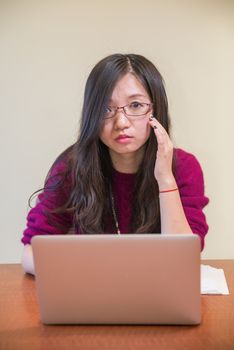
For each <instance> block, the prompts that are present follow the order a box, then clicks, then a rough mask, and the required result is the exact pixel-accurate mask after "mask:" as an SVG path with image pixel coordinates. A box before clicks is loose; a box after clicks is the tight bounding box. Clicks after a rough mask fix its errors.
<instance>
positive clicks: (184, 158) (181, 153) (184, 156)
mask: <svg viewBox="0 0 234 350" xmlns="http://www.w3.org/2000/svg"><path fill="white" fill-rule="evenodd" d="M174 159H175V164H176V169H177V170H179V169H181V168H188V167H189V168H190V170H195V169H198V170H199V171H201V165H200V162H199V160H198V159H197V157H196V156H195V155H194V154H193V153H191V152H188V151H185V150H184V149H182V148H174Z"/></svg>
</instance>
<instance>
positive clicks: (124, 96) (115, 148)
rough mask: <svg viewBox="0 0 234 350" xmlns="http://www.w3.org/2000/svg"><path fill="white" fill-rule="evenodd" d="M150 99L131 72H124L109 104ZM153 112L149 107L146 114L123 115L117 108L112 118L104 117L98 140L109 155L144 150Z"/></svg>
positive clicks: (115, 105) (118, 105) (121, 104)
mask: <svg viewBox="0 0 234 350" xmlns="http://www.w3.org/2000/svg"><path fill="white" fill-rule="evenodd" d="M133 102H135V103H134V104H133V106H134V107H135V106H138V104H137V102H138V103H151V100H150V97H149V95H148V93H147V92H146V90H145V88H144V87H143V85H142V84H141V82H140V81H139V80H138V79H137V78H136V77H135V76H134V75H133V74H131V73H127V74H126V75H124V76H123V77H122V78H121V79H120V80H119V81H118V82H117V83H116V86H115V88H114V90H113V93H112V96H111V99H110V101H109V105H108V106H112V107H122V106H126V105H129V104H132V103H133ZM150 114H152V109H151V108H150V109H149V111H148V112H147V114H146V115H142V116H134V117H133V116H126V115H125V114H124V111H123V109H118V110H117V111H116V113H115V115H114V116H113V117H112V118H109V119H105V120H104V121H103V127H102V130H101V133H100V139H101V141H102V142H103V143H104V144H105V145H106V146H107V147H108V148H109V152H110V156H111V158H112V159H113V157H115V156H120V155H127V154H132V155H136V156H137V157H138V156H139V154H143V152H144V145H145V143H146V141H147V140H148V138H149V135H150V130H151V127H150V125H149V123H148V121H149V116H150Z"/></svg>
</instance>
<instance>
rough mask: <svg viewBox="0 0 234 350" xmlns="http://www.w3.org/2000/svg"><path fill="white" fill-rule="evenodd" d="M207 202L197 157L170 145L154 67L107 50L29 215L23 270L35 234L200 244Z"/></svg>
mask: <svg viewBox="0 0 234 350" xmlns="http://www.w3.org/2000/svg"><path fill="white" fill-rule="evenodd" d="M208 201H209V200H208V198H207V197H206V196H205V195H204V180H203V173H202V169H201V167H200V165H199V163H198V161H197V159H196V158H195V157H194V156H193V155H192V154H190V153H187V152H185V151H184V150H182V149H179V148H174V147H173V144H172V141H171V139H170V119H169V114H168V103H167V96H166V93H165V89H164V84H163V79H162V76H161V75H160V73H159V71H158V70H157V69H156V67H155V66H154V65H153V64H152V63H151V62H150V61H149V60H147V59H146V58H144V57H143V56H140V55H134V54H128V55H122V54H114V55H110V56H108V57H106V58H104V59H103V60H101V61H100V62H99V63H98V64H97V65H96V66H95V67H94V68H93V70H92V71H91V73H90V75H89V77H88V80H87V83H86V87H85V95H84V104H83V110H82V118H81V126H80V134H79V137H78V140H77V142H76V143H75V144H74V145H72V146H71V147H69V148H68V149H67V150H65V151H64V152H63V153H62V154H61V155H60V156H59V157H58V158H57V159H56V161H55V162H54V164H53V165H52V167H51V169H50V171H49V173H48V175H47V178H46V180H45V185H44V188H43V192H42V193H41V194H39V196H38V200H37V204H36V206H35V207H34V208H32V209H31V210H30V212H29V214H28V217H27V228H26V229H25V230H24V233H23V238H22V242H23V243H24V245H25V247H24V253H23V266H24V269H25V271H26V272H29V273H34V266H33V257H32V250H31V245H30V242H31V238H32V237H33V236H34V235H39V234H40V235H43V234H66V233H68V232H69V233H71V232H73V233H79V234H105V233H113V234H124V233H175V234H176V233H191V234H192V233H195V234H198V235H199V236H200V239H201V249H203V247H204V237H205V235H206V233H207V231H208V225H207V223H206V218H205V215H204V213H203V211H202V210H203V208H204V206H205V205H207V204H208Z"/></svg>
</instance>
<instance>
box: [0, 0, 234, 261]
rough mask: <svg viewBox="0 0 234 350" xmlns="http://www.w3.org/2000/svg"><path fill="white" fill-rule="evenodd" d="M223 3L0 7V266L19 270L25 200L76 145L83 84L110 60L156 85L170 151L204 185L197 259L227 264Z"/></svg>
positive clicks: (229, 200) (228, 84) (227, 91)
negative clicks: (166, 108) (183, 157)
mask: <svg viewBox="0 0 234 350" xmlns="http://www.w3.org/2000/svg"><path fill="white" fill-rule="evenodd" d="M233 14H234V6H233V2H232V1H222V0H220V1H202V0H201V1H199V0H198V1H195V0H194V1H179V0H178V1H176V0H175V1H156V0H154V1H153V0H151V1H150V0H145V1H137V0H135V1H133V0H129V1H127V0H118V1H111V0H109V1H108V0H106V1H105V0H97V1H95V0H94V1H91V0H85V1H81V0H80V1H79V0H77V1H66V0H64V1H55V0H54V1H52V0H49V1H36V0H35V1H33V0H32V1H23V0H18V1H12V0H5V1H4V0H2V1H0V77H1V78H0V118H1V137H0V142H1V147H0V152H1V182H0V186H1V196H0V201H1V204H0V205H1V220H0V225H1V227H0V262H2V263H3V262H4V263H5V262H18V261H20V257H21V252H22V248H23V246H22V244H21V243H20V239H21V234H22V231H23V229H24V227H25V222H26V215H27V211H28V206H27V200H28V197H29V196H30V194H31V193H32V192H33V191H34V190H36V189H38V188H40V186H42V185H43V180H44V178H45V176H46V174H47V171H48V169H49V167H50V165H51V164H52V162H53V161H54V159H55V158H56V157H57V155H58V154H59V153H60V152H61V151H62V150H64V149H65V148H66V147H67V146H69V145H70V144H71V143H73V142H74V141H75V139H76V136H77V131H78V122H79V117H80V109H81V104H82V98H83V88H84V83H85V80H86V78H87V76H88V74H89V72H90V70H91V68H92V67H93V65H94V64H96V63H97V61H98V60H100V59H101V58H103V57H104V56H106V55H109V54H111V53H116V52H121V53H129V52H133V53H138V54H143V55H145V56H146V57H148V58H149V59H150V60H152V61H153V62H154V63H155V64H156V66H157V67H158V68H159V70H160V71H161V73H162V75H163V76H164V78H165V82H166V88H167V93H168V98H169V103H170V112H171V117H172V123H173V141H174V144H175V146H177V147H181V148H184V149H186V150H187V151H189V152H192V153H194V154H195V155H196V156H197V158H198V159H199V161H200V163H201V165H202V167H203V170H204V175H205V184H206V194H207V195H208V196H209V197H210V204H209V206H208V207H207V208H206V210H205V213H206V215H207V220H208V223H209V225H210V230H209V233H208V236H207V239H206V248H205V251H204V253H203V255H202V256H203V257H204V258H234V230H233V216H234V214H233V200H234V190H233V187H234V185H233V146H232V144H233V125H234V122H233V120H234V114H233V104H234V101H233V86H234V74H233V73H234V69H233V62H234V47H233V42H234V41H233V38H234V37H233V34H234V16H233Z"/></svg>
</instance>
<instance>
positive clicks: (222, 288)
mask: <svg viewBox="0 0 234 350" xmlns="http://www.w3.org/2000/svg"><path fill="white" fill-rule="evenodd" d="M201 294H223V295H228V294H229V290H228V286H227V282H226V278H225V275H224V271H223V269H217V268H215V267H212V266H210V265H201Z"/></svg>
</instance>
